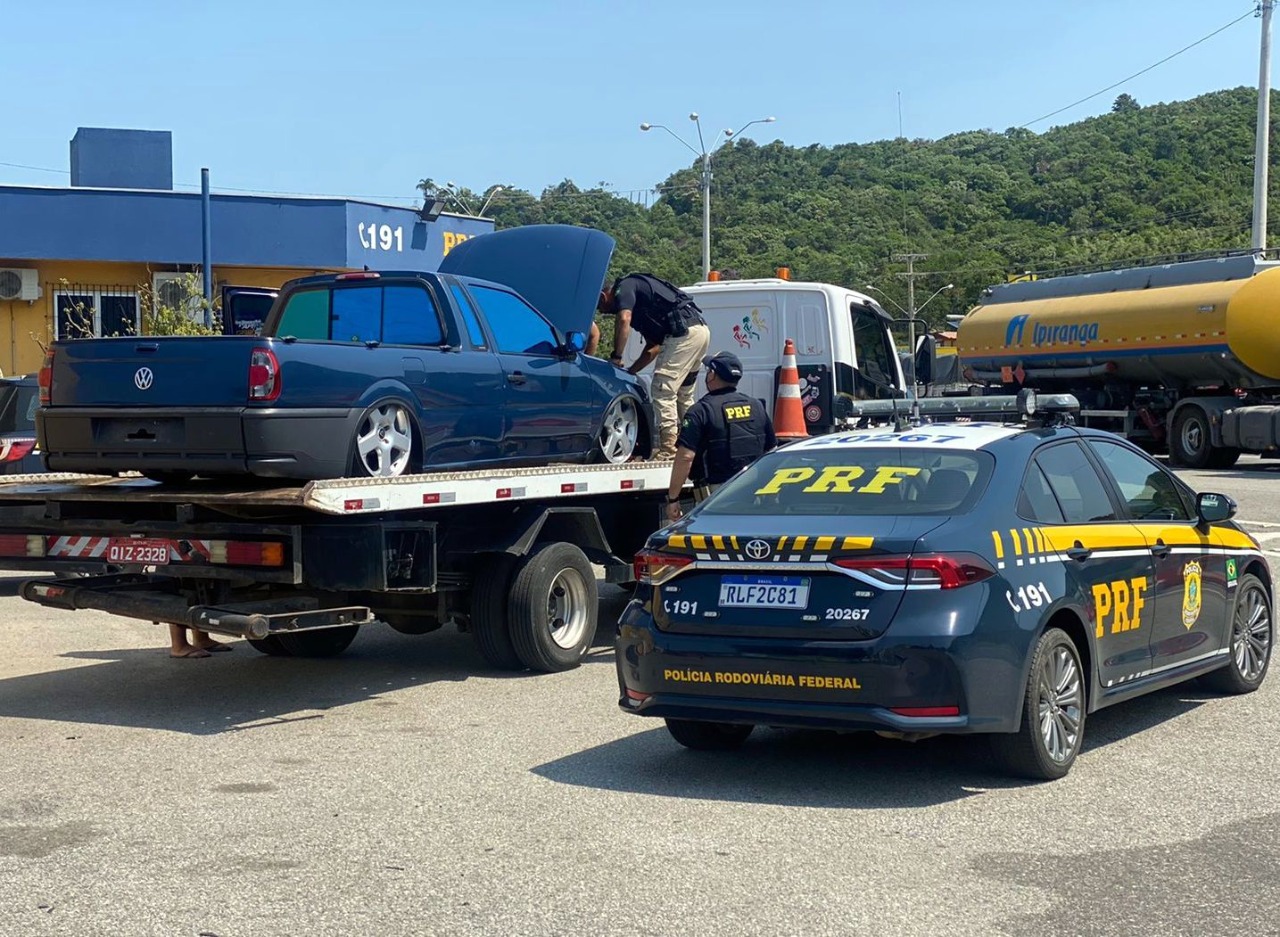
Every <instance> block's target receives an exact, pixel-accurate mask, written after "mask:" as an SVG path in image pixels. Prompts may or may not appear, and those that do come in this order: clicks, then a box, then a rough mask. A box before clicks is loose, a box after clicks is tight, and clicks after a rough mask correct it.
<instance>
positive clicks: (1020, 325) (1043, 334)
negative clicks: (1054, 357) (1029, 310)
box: [1004, 315, 1099, 345]
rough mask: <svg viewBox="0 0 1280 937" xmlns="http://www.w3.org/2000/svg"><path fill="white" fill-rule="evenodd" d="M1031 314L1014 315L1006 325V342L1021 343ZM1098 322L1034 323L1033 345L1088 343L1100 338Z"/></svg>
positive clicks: (1032, 330) (1032, 329) (1009, 343)
mask: <svg viewBox="0 0 1280 937" xmlns="http://www.w3.org/2000/svg"><path fill="white" fill-rule="evenodd" d="M1030 318H1031V317H1030V316H1029V315H1021V316H1014V317H1013V318H1012V319H1010V320H1009V324H1008V325H1007V326H1005V330H1004V343H1005V344H1006V345H1021V344H1022V340H1023V338H1024V337H1025V334H1026V329H1027V320H1029V319H1030ZM1098 330H1099V325H1098V323H1097V322H1074V323H1071V324H1070V325H1041V324H1039V323H1032V325H1031V344H1032V345H1087V344H1089V343H1090V342H1096V341H1097V340H1098Z"/></svg>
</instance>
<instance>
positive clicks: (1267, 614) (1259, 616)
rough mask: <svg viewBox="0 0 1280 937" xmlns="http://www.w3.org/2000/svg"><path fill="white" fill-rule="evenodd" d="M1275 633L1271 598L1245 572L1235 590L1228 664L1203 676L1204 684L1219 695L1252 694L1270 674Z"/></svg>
mask: <svg viewBox="0 0 1280 937" xmlns="http://www.w3.org/2000/svg"><path fill="white" fill-rule="evenodd" d="M1274 632H1275V626H1274V618H1273V616H1272V612H1271V597H1270V595H1268V594H1267V590H1266V587H1265V586H1263V584H1262V581H1261V580H1260V579H1258V577H1257V576H1254V575H1253V574H1252V573H1246V574H1245V575H1243V576H1241V577H1240V585H1239V586H1237V587H1236V603H1235V608H1234V611H1233V612H1232V615H1231V639H1230V644H1229V649H1230V655H1229V661H1228V663H1227V665H1226V666H1225V667H1223V668H1222V669H1221V670H1215V671H1214V672H1213V673H1210V674H1206V675H1205V676H1203V677H1201V682H1202V683H1203V684H1204V685H1205V686H1207V687H1209V688H1210V689H1212V690H1216V691H1217V692H1219V693H1252V692H1253V691H1254V690H1256V689H1257V688H1258V687H1260V686H1262V680H1263V678H1264V677H1266V675H1267V666H1268V665H1269V664H1270V663H1271V646H1272V644H1273V643H1274V637H1275V633H1274Z"/></svg>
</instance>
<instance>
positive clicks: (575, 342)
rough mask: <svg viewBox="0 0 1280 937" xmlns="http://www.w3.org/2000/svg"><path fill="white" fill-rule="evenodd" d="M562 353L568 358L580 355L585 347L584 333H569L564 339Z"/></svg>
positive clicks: (585, 335)
mask: <svg viewBox="0 0 1280 937" xmlns="http://www.w3.org/2000/svg"><path fill="white" fill-rule="evenodd" d="M563 347H564V353H565V354H566V355H568V356H569V357H572V356H574V355H576V354H579V353H581V351H582V350H583V349H584V348H586V347H587V333H586V332H570V333H569V334H568V335H566V336H565V337H564V346H563Z"/></svg>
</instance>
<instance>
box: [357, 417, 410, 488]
mask: <svg viewBox="0 0 1280 937" xmlns="http://www.w3.org/2000/svg"><path fill="white" fill-rule="evenodd" d="M355 444H356V461H357V462H359V463H360V466H361V468H362V469H363V472H364V474H366V475H370V476H373V477H375V478H395V477H396V476H399V475H403V474H405V472H406V471H407V470H408V468H409V460H410V459H411V458H412V456H413V420H412V419H411V418H410V416H409V411H408V410H407V409H405V408H404V407H402V406H401V405H400V404H398V403H391V402H386V403H379V404H374V406H372V407H370V408H369V410H368V412H367V413H365V415H364V416H362V417H361V418H360V423H359V424H358V425H357V426H356V441H355Z"/></svg>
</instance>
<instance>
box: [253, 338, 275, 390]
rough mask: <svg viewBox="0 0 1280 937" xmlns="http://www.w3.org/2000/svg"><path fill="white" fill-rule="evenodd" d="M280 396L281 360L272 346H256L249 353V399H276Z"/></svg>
mask: <svg viewBox="0 0 1280 937" xmlns="http://www.w3.org/2000/svg"><path fill="white" fill-rule="evenodd" d="M279 396H280V362H279V361H277V360H276V356H275V352H273V351H272V350H271V349H270V348H255V349H254V350H253V353H252V354H250V355H249V399H250V400H275V399H277V398H278V397H279Z"/></svg>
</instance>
